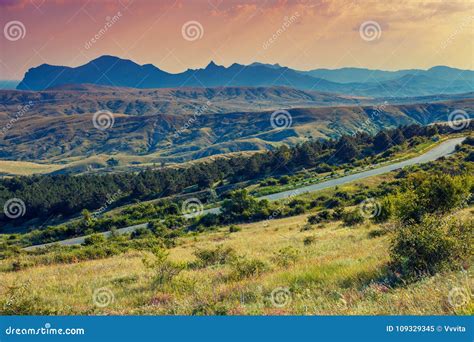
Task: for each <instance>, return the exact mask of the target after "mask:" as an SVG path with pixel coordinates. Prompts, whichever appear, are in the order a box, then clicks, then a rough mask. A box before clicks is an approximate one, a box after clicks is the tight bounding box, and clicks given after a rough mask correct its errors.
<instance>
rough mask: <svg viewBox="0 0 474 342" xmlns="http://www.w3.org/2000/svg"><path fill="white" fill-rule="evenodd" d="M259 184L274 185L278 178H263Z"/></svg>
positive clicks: (276, 183)
mask: <svg viewBox="0 0 474 342" xmlns="http://www.w3.org/2000/svg"><path fill="white" fill-rule="evenodd" d="M260 185H262V186H274V185H278V180H276V179H275V178H267V179H265V180H263V181H262V182H261V183H260Z"/></svg>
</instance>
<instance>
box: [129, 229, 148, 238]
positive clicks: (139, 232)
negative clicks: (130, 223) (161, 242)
mask: <svg viewBox="0 0 474 342" xmlns="http://www.w3.org/2000/svg"><path fill="white" fill-rule="evenodd" d="M150 235H152V233H151V231H150V230H149V229H147V228H144V227H140V228H138V229H136V230H134V231H133V232H132V234H130V238H132V239H141V238H144V237H147V236H150Z"/></svg>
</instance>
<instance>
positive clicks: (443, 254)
mask: <svg viewBox="0 0 474 342" xmlns="http://www.w3.org/2000/svg"><path fill="white" fill-rule="evenodd" d="M473 228H474V221H473V220H472V219H471V220H470V221H467V222H465V223H462V222H460V221H458V220H455V219H454V218H449V219H440V217H439V216H433V215H430V216H426V217H424V218H423V220H422V221H421V222H420V223H418V224H405V225H402V226H400V227H399V229H398V230H396V232H395V236H394V239H393V241H392V245H391V249H390V254H391V258H392V267H393V268H394V269H395V270H396V271H397V272H399V273H401V274H402V275H403V276H405V277H406V278H415V277H417V276H419V275H420V274H431V275H432V274H435V273H437V272H439V271H443V270H449V269H459V268H460V267H461V266H462V264H463V262H464V261H466V260H467V259H468V257H469V255H470V251H471V246H472V242H473V235H472V232H473Z"/></svg>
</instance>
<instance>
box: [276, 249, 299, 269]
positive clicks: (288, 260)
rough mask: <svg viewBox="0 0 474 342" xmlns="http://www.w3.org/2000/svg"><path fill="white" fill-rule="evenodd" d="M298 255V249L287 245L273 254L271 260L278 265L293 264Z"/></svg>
mask: <svg viewBox="0 0 474 342" xmlns="http://www.w3.org/2000/svg"><path fill="white" fill-rule="evenodd" d="M299 257H300V251H299V250H298V249H296V248H294V247H292V246H287V247H284V248H282V249H280V250H279V251H278V252H276V253H275V255H274V256H273V258H272V259H273V262H274V263H275V264H277V265H278V266H280V267H285V266H289V265H291V264H293V265H294V264H295V263H296V261H298V259H299Z"/></svg>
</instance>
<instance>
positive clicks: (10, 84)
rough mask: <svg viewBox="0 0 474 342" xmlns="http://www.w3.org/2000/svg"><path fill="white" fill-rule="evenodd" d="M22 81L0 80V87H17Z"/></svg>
mask: <svg viewBox="0 0 474 342" xmlns="http://www.w3.org/2000/svg"><path fill="white" fill-rule="evenodd" d="M19 83H20V81H14V80H0V89H15V88H16V87H17V85H18V84H19Z"/></svg>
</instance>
